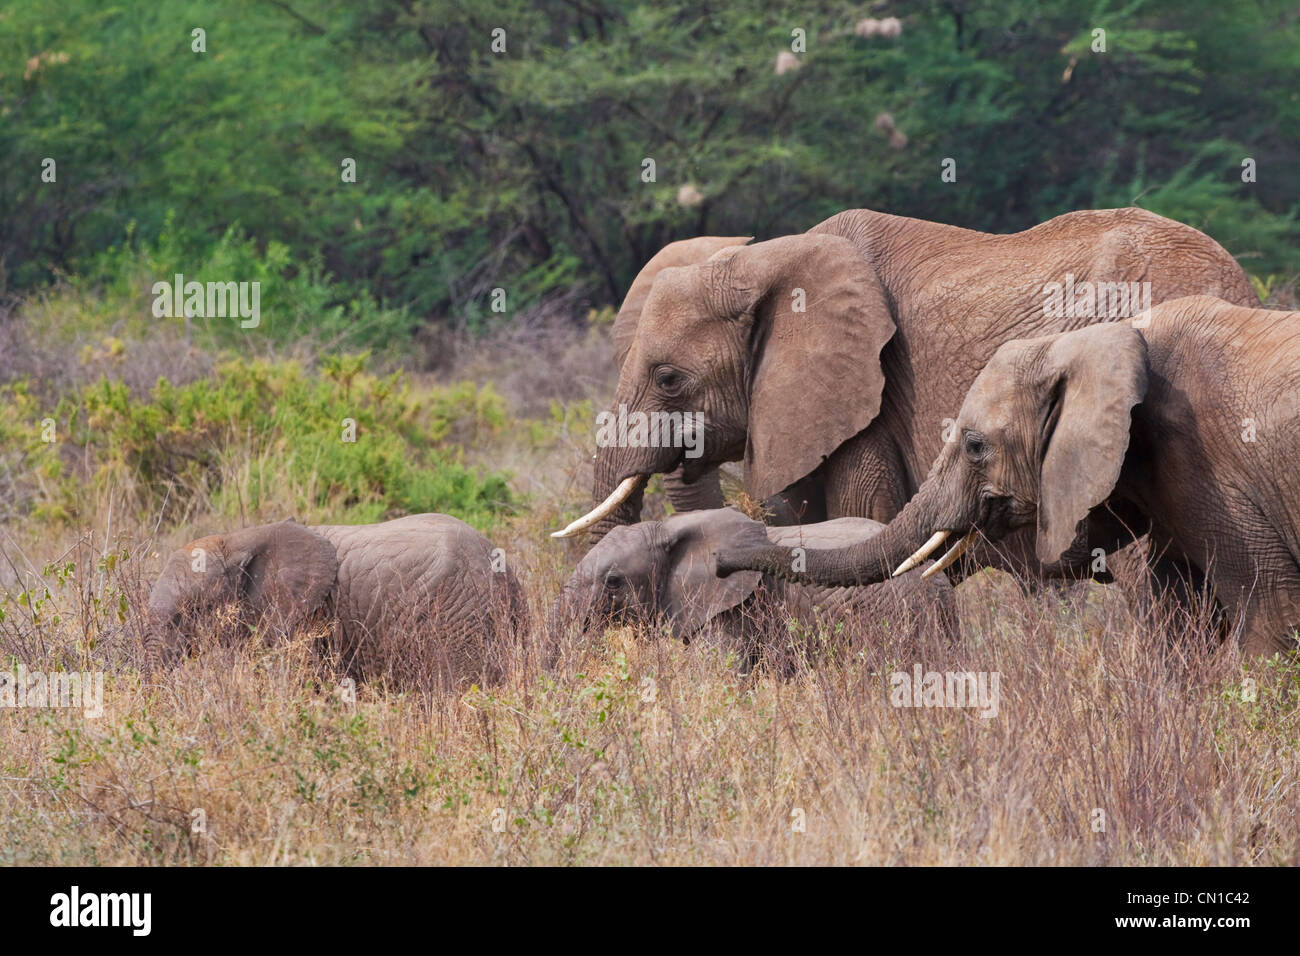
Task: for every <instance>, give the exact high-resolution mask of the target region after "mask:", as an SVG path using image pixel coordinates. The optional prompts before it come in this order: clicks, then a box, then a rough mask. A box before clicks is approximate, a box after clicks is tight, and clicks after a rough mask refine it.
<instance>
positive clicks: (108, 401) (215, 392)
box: [0, 354, 512, 527]
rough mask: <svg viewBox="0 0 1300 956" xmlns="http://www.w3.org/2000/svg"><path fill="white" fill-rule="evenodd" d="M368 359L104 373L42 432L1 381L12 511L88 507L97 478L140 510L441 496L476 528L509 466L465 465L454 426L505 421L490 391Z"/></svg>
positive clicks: (476, 428)
mask: <svg viewBox="0 0 1300 956" xmlns="http://www.w3.org/2000/svg"><path fill="white" fill-rule="evenodd" d="M365 363H366V356H365V355H364V354H363V355H352V356H343V357H338V358H334V359H332V360H327V361H326V363H325V364H324V366H323V368H322V369H321V370H320V371H319V372H309V371H308V370H306V369H304V368H303V367H302V366H301V365H300V364H299V363H297V362H294V361H279V362H272V361H265V360H257V361H250V362H246V363H244V362H237V361H230V362H227V363H225V364H223V365H221V366H219V368H218V369H217V370H216V372H215V373H214V374H213V375H212V376H211V377H210V378H205V379H200V380H198V381H195V382H192V383H190V384H188V385H185V386H175V385H172V384H171V383H170V382H168V381H167V380H166V379H159V381H158V383H157V384H156V385H155V386H154V388H153V389H152V390H151V391H150V393H149V395H148V396H147V397H145V398H140V399H136V398H133V397H132V396H131V394H130V391H129V389H128V388H127V386H126V385H125V384H123V383H122V382H120V381H113V380H110V379H107V378H103V379H100V381H98V382H97V383H95V384H94V385H91V386H88V387H86V388H85V389H83V390H82V391H81V393H80V394H78V395H76V396H75V397H72V398H68V399H64V400H63V401H62V402H61V403H60V405H59V406H58V409H57V411H56V412H55V414H54V415H53V416H51V417H52V418H53V419H54V422H55V425H54V427H55V428H56V429H57V432H56V440H55V441H54V442H47V441H44V440H43V438H44V437H46V436H43V435H42V425H41V422H42V419H43V416H42V414H41V412H40V410H39V409H38V408H37V403H36V402H35V400H34V399H33V398H32V396H31V395H30V391H29V389H28V387H27V385H26V384H24V383H19V384H16V385H11V386H5V387H0V442H3V445H4V447H5V448H6V452H5V455H4V458H3V459H0V464H2V465H3V466H4V469H5V471H6V473H7V474H8V475H9V476H10V479H11V480H10V482H9V492H10V494H9V496H8V497H9V499H10V501H9V505H10V507H9V509H8V510H16V511H26V512H29V513H30V514H31V515H32V516H33V517H38V518H44V519H47V520H65V521H66V520H73V519H77V518H84V517H85V512H86V509H87V507H90V506H92V505H91V503H92V502H93V503H95V504H94V505H93V506H98V502H99V501H100V500H101V499H102V498H103V495H104V494H106V493H108V492H109V490H111V491H112V493H113V494H114V495H115V496H116V497H115V501H116V504H117V505H119V506H120V505H134V506H135V507H138V508H140V509H142V510H144V511H145V512H146V513H149V514H156V513H157V511H158V510H159V509H162V508H163V507H164V503H165V504H166V512H165V515H164V517H166V518H167V519H169V520H175V519H176V518H177V517H178V516H179V515H180V514H182V513H183V512H184V511H185V509H186V506H187V505H189V504H190V503H191V502H193V501H195V499H197V498H200V497H204V498H206V499H207V504H208V506H209V507H210V508H211V510H213V511H214V512H216V513H218V514H223V515H230V516H232V517H248V516H253V515H257V514H262V513H265V512H272V511H280V512H283V511H285V510H287V511H289V512H291V513H293V514H295V515H298V516H301V517H304V518H306V519H309V520H330V521H339V522H344V523H353V522H364V521H377V520H382V519H383V518H385V517H392V516H396V515H399V514H408V513H416V512H422V511H443V512H447V513H450V514H454V515H456V516H458V517H460V518H462V519H464V520H465V521H468V522H469V523H471V524H474V525H476V526H478V527H485V526H487V525H489V524H490V523H491V522H492V520H493V519H494V517H495V516H496V515H498V514H500V513H501V512H503V511H505V510H508V509H509V508H510V507H511V505H512V499H511V494H510V491H509V488H508V486H507V479H506V476H505V475H503V474H500V473H489V474H481V473H479V472H478V471H477V470H475V469H473V468H471V467H468V466H467V465H466V464H465V463H464V462H463V460H462V458H461V454H460V448H459V446H458V445H457V444H456V442H455V441H453V440H452V439H453V438H455V437H461V436H470V437H473V438H475V439H485V438H487V437H490V436H491V435H492V434H493V433H495V432H498V431H499V430H500V429H502V428H503V427H504V425H505V421H506V415H505V409H504V403H503V402H502V400H501V398H500V397H499V396H497V395H496V393H495V392H493V391H492V390H491V389H490V388H486V387H485V388H478V387H476V386H474V385H473V384H472V383H463V384H459V385H455V386H450V387H446V388H435V389H432V390H422V391H419V392H417V391H416V390H415V389H413V387H412V386H411V384H410V383H409V381H408V380H407V379H406V377H405V376H404V375H403V374H402V373H394V374H392V375H388V376H383V377H380V376H375V375H372V374H368V373H367V372H366V371H365ZM47 430H48V429H47ZM15 475H17V476H25V477H23V478H21V480H19V479H15V478H14V476H15Z"/></svg>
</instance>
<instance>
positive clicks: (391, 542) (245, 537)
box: [147, 514, 526, 683]
mask: <svg viewBox="0 0 1300 956" xmlns="http://www.w3.org/2000/svg"><path fill="white" fill-rule="evenodd" d="M499 558H500V555H499V554H497V555H494V553H493V549H492V545H491V543H490V542H489V541H488V539H487V538H485V537H484V536H483V535H481V534H479V533H478V532H477V531H475V530H474V529H473V528H471V527H470V526H469V525H467V524H465V523H464V522H463V521H460V520H458V519H456V518H453V517H452V516H450V515H443V514H420V515H409V516H407V517H404V518H397V519H395V520H393V521H385V522H381V523H379V524H367V525H316V526H313V527H308V526H304V525H300V524H298V523H297V522H295V521H281V522H279V523H277V524H269V525H260V526H258V527H253V528H244V529H242V530H239V531H234V532H230V533H227V534H214V535H208V536H206V537H203V538H199V539H197V540H195V541H191V542H190V543H189V544H187V545H185V546H184V547H182V548H180V549H178V550H177V551H175V552H173V553H172V554H171V556H170V557H169V558H168V559H167V561H166V563H165V564H164V566H163V570H162V573H161V575H160V576H159V578H158V581H157V582H156V583H155V584H154V587H153V590H152V592H151V593H150V596H149V621H150V629H149V632H148V635H147V641H148V644H149V646H148V648H147V650H148V656H149V657H150V658H151V659H153V660H154V661H155V662H157V661H165V660H171V659H174V658H175V657H176V656H178V655H179V653H180V652H181V651H183V650H185V649H186V648H188V646H189V645H190V643H191V642H192V639H193V637H194V635H195V631H196V628H197V627H198V625H199V624H200V623H201V621H202V618H203V617H204V612H207V611H211V610H213V609H215V608H217V607H220V606H225V605H233V606H234V607H235V608H237V610H238V611H239V615H240V617H241V619H242V620H243V621H244V622H245V623H248V624H250V625H256V626H257V627H258V628H259V630H261V631H263V632H266V631H268V630H284V631H292V630H293V629H294V628H295V627H299V626H302V625H304V624H308V623H310V622H312V621H314V620H316V619H328V620H329V621H330V622H331V625H332V627H331V631H332V634H331V644H332V648H333V650H334V651H335V652H336V653H337V654H338V655H339V657H340V659H341V660H342V662H343V664H344V666H345V667H346V668H347V670H348V672H349V673H353V674H356V675H357V676H374V675H376V674H379V673H389V674H392V673H394V672H395V671H396V672H401V671H403V670H404V669H405V666H404V663H403V658H404V657H410V658H412V659H413V660H415V659H418V660H420V661H424V662H427V663H430V664H431V665H432V668H431V669H433V670H436V671H438V672H439V674H440V675H441V676H442V677H443V678H447V679H448V680H449V681H450V682H451V683H463V682H464V681H466V680H470V679H479V678H482V677H490V676H493V675H494V674H496V673H498V672H499V670H500V667H499V666H498V665H499V663H500V660H499V658H500V655H499V654H498V653H497V651H498V649H499V647H498V643H499V641H501V640H504V639H506V638H507V637H509V635H510V632H511V631H512V630H514V629H516V628H517V627H519V626H521V625H523V624H526V609H525V605H524V602H523V599H522V593H521V591H520V589H519V585H518V582H517V581H516V580H515V577H514V574H513V572H511V571H510V570H509V569H508V568H507V567H505V565H504V563H503V562H502V561H500V560H499ZM416 634H418V635H419V636H418V637H416V636H413V635H416ZM417 640H423V641H425V642H433V643H434V644H436V646H431V647H423V648H416V647H413V646H407V645H411V644H413V642H415V641H417ZM416 651H419V652H420V653H418V654H416V653H414V652H416ZM399 676H400V674H399ZM407 676H408V677H411V678H414V679H421V675H418V674H410V675H407Z"/></svg>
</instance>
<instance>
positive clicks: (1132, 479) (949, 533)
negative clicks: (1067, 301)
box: [717, 296, 1300, 654]
mask: <svg viewBox="0 0 1300 956" xmlns="http://www.w3.org/2000/svg"><path fill="white" fill-rule="evenodd" d="M1135 326H1136V327H1135ZM955 427H956V429H957V434H958V440H957V441H955V442H953V443H952V444H951V445H949V446H948V447H947V448H946V449H945V450H944V452H943V454H942V455H940V457H939V460H938V461H937V462H935V465H934V468H933V469H932V470H931V472H930V474H929V476H928V477H927V478H926V480H925V483H924V484H923V485H922V486H921V488H920V490H919V491H918V492H917V494H916V497H915V498H913V499H912V500H911V501H910V502H909V503H908V504H907V507H905V508H904V509H903V510H902V512H901V513H900V514H899V515H898V516H897V517H896V518H895V519H894V520H893V521H892V522H890V524H889V525H888V527H887V528H886V529H885V530H884V531H883V532H882V533H881V534H879V535H878V536H876V537H874V538H872V539H871V540H870V541H868V542H860V543H858V544H857V545H854V546H851V547H848V548H842V549H836V550H828V551H808V552H807V553H806V554H804V555H801V561H800V565H801V568H800V569H799V570H796V569H795V568H794V567H793V566H792V562H791V556H790V554H789V552H788V550H787V549H784V548H776V547H769V546H763V545H760V546H757V547H740V548H731V549H725V550H724V551H723V552H722V553H719V554H718V556H717V564H718V567H719V568H720V570H721V572H722V573H723V574H727V573H730V572H731V571H732V570H733V569H747V571H746V572H745V573H753V571H755V570H758V571H763V572H765V573H768V574H773V575H777V576H781V577H784V578H788V579H790V580H793V581H799V582H803V583H815V584H820V585H823V586H831V585H845V584H868V583H871V582H873V581H883V580H888V578H889V576H890V574H891V573H892V572H893V571H894V569H895V568H902V569H906V568H907V567H909V566H910V565H911V564H912V563H914V562H915V561H919V560H923V559H925V558H926V557H928V556H929V555H931V554H937V553H939V549H940V548H942V547H947V546H949V545H951V547H949V548H948V550H947V552H946V553H945V555H944V556H943V558H942V559H941V560H939V562H938V563H937V565H936V567H939V568H942V567H943V566H944V565H945V564H947V563H948V562H950V561H952V560H954V559H955V558H957V557H959V556H960V555H961V554H962V552H963V550H964V549H965V547H966V546H967V544H968V543H969V542H970V541H972V540H974V539H975V538H976V537H977V536H982V537H985V538H988V539H990V540H992V541H1001V540H1005V539H1006V537H1007V536H1008V535H1009V534H1011V533H1013V532H1015V531H1017V530H1018V529H1023V530H1024V531H1026V532H1027V533H1028V534H1029V535H1030V536H1031V540H1033V541H1034V542H1035V545H1036V548H1037V551H1038V555H1039V557H1040V558H1041V559H1042V560H1043V561H1045V562H1051V561H1055V560H1056V559H1057V557H1058V556H1059V555H1060V554H1061V553H1062V552H1064V551H1065V550H1066V549H1067V548H1069V547H1070V546H1071V545H1072V543H1074V542H1075V541H1076V540H1077V539H1078V538H1079V537H1080V536H1083V537H1084V538H1086V545H1087V547H1088V548H1094V547H1099V548H1101V549H1102V550H1104V551H1107V552H1109V551H1113V550H1115V549H1116V548H1117V547H1120V546H1122V545H1124V544H1126V543H1128V542H1129V541H1131V540H1132V537H1133V535H1134V534H1142V533H1146V534H1148V535H1149V538H1150V547H1151V548H1152V549H1153V550H1154V551H1155V552H1157V553H1159V554H1161V555H1163V556H1164V557H1165V558H1166V560H1167V561H1168V562H1169V566H1170V567H1172V568H1175V569H1178V573H1179V575H1180V576H1181V579H1182V580H1183V581H1184V582H1185V583H1186V586H1187V587H1189V588H1190V589H1192V590H1194V591H1201V590H1202V588H1206V587H1207V586H1208V591H1209V592H1210V593H1211V594H1212V596H1213V597H1214V599H1215V600H1216V601H1217V602H1218V603H1219V604H1220V605H1221V606H1222V607H1223V608H1224V609H1225V610H1226V611H1227V612H1228V616H1229V617H1230V618H1231V619H1232V621H1233V623H1234V625H1235V627H1236V629H1237V634H1238V638H1239V640H1240V642H1241V645H1242V648H1243V650H1244V651H1245V652H1246V653H1248V654H1272V653H1273V652H1275V651H1279V650H1294V649H1295V648H1296V631H1297V628H1300V472H1297V470H1296V462H1297V461H1300V312H1272V311H1268V310H1265V309H1245V308H1241V307H1238V306H1234V305H1231V304H1230V303H1227V302H1223V301H1220V300H1218V299H1212V298H1209V297H1207V296H1189V297H1187V298H1184V299H1177V300H1175V301H1173V302H1166V303H1164V304H1163V305H1159V306H1156V307H1155V308H1154V309H1152V310H1151V311H1150V312H1149V313H1147V314H1145V315H1143V316H1141V317H1140V318H1139V320H1136V321H1135V322H1133V323H1131V324H1130V323H1128V322H1117V323H1110V324H1107V325H1098V326H1092V327H1090V328H1086V329H1080V330H1077V331H1074V332H1067V333H1062V334H1058V335H1052V336H1045V337H1042V338H1035V339H1027V340H1023V341H1016V342H1010V343H1008V344H1006V345H1004V346H1003V347H1002V348H1001V349H999V350H998V352H997V354H996V355H994V357H993V359H992V361H990V362H989V364H988V365H987V366H986V367H985V368H984V370H983V371H982V372H981V373H980V374H979V377H978V378H976V380H975V383H974V385H972V386H971V389H970V392H969V393H968V394H967V396H966V399H965V401H964V403H963V404H962V407H961V412H960V413H959V414H958V416H957V421H956V426H955ZM1171 583H1172V582H1171Z"/></svg>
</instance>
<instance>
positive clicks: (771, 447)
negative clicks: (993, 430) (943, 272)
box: [715, 234, 895, 501]
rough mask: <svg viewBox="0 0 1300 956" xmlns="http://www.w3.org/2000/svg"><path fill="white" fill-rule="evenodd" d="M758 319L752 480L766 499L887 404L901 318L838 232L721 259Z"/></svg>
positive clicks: (726, 284) (731, 286) (749, 449)
mask: <svg viewBox="0 0 1300 956" xmlns="http://www.w3.org/2000/svg"><path fill="white" fill-rule="evenodd" d="M715 268H716V269H718V270H725V271H726V272H727V276H726V278H725V280H724V281H723V282H722V283H721V284H719V285H717V286H715V287H718V288H723V289H725V290H727V294H726V298H727V299H728V300H730V303H729V304H734V300H733V299H732V297H733V296H738V297H739V305H740V310H741V316H742V318H747V319H750V320H751V321H752V322H753V330H752V334H751V343H752V354H753V365H752V373H751V379H750V396H749V402H750V404H749V427H748V432H749V437H748V443H747V446H746V448H745V483H746V485H747V486H748V487H747V490H748V492H749V494H750V495H752V496H753V497H755V498H757V499H759V500H760V501H761V500H763V499H765V498H768V497H770V496H772V495H774V494H776V493H777V492H779V491H781V490H783V489H784V488H787V487H789V486H790V485H792V484H794V483H795V482H796V481H798V480H799V479H801V478H804V477H806V476H807V475H809V474H810V473H812V471H814V470H815V469H816V468H817V467H818V465H820V464H821V463H822V461H824V460H825V459H826V457H827V456H829V455H830V454H831V453H832V452H833V451H834V450H835V449H836V448H838V447H839V446H840V445H842V444H843V443H844V442H846V441H848V440H849V439H850V438H852V437H853V436H854V435H856V434H857V433H858V432H860V431H862V430H863V429H864V428H866V427H867V426H868V425H870V424H871V422H872V421H873V420H874V419H875V417H876V416H877V415H878V414H879V413H880V401H881V394H882V392H883V391H884V387H885V374H884V371H883V370H882V368H881V365H880V352H881V349H883V348H884V347H885V344H886V343H887V342H888V341H889V340H890V338H891V337H892V336H893V334H894V330H895V324H894V317H893V313H892V312H891V311H890V308H889V302H888V299H887V297H886V295H885V290H884V288H883V287H882V286H881V284H880V280H879V279H878V278H877V277H876V273H875V270H874V269H873V268H872V267H871V265H870V264H869V263H868V262H867V261H866V260H865V259H864V258H863V257H862V256H861V255H860V254H859V253H858V251H857V248H856V247H855V246H854V245H853V243H852V242H850V241H849V240H847V239H844V238H842V237H840V236H831V235H819V234H804V235H798V236H785V237H782V238H780V239H769V240H767V241H766V242H760V243H756V244H755V245H752V246H748V247H746V248H744V249H738V250H736V251H735V253H734V254H733V255H730V256H728V257H726V258H725V259H724V260H722V261H719V262H718V263H717V265H716V267H715Z"/></svg>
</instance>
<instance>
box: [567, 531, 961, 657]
mask: <svg viewBox="0 0 1300 956" xmlns="http://www.w3.org/2000/svg"><path fill="white" fill-rule="evenodd" d="M881 527H882V525H881V524H880V523H879V522H876V521H872V520H871V519H869V518H838V519H836V520H834V521H826V522H822V523H820V524H809V525H802V526H789V527H780V528H775V527H773V528H769V527H765V526H764V525H763V524H761V523H760V522H757V521H754V520H752V519H750V518H747V517H746V516H745V515H743V514H742V513H741V512H739V511H736V510H734V509H732V508H718V509H714V510H707V511H691V512H686V513H682V514H676V515H673V516H672V517H670V518H668V519H667V520H665V521H643V522H641V523H640V524H634V525H622V526H619V527H615V528H613V529H612V530H611V531H610V532H609V533H608V534H607V535H606V536H605V537H604V538H602V539H601V540H600V542H599V543H597V545H596V546H595V547H594V548H592V550H591V551H590V552H588V554H587V556H586V557H585V558H583V560H582V561H581V563H580V564H579V565H578V567H577V569H576V570H575V571H574V573H573V576H572V577H571V578H570V579H569V581H568V583H566V584H565V586H564V592H563V593H562V595H561V596H560V598H559V600H558V601H557V602H556V604H555V606H554V607H553V609H552V615H553V618H554V619H556V620H558V621H559V622H560V623H573V622H577V623H580V624H581V625H582V626H583V628H584V629H589V628H590V627H592V626H600V624H601V623H602V622H604V621H609V620H615V621H620V620H621V621H629V622H642V623H648V622H653V621H656V620H662V621H663V622H664V623H665V624H666V625H667V626H668V628H669V630H670V632H671V633H672V634H673V636H674V637H677V638H679V639H681V640H683V641H685V642H686V643H695V642H697V641H701V640H707V641H710V642H714V643H718V644H721V645H722V646H725V647H728V648H731V649H734V650H735V651H736V652H737V655H738V657H739V660H740V664H741V668H742V670H746V671H747V670H749V669H750V668H751V667H752V666H753V665H754V664H756V663H757V662H758V660H759V659H760V658H762V657H766V658H768V659H769V660H770V661H771V662H772V663H773V664H775V665H776V667H777V669H778V670H781V671H787V672H788V670H789V668H788V666H787V665H788V663H789V658H788V656H787V654H786V653H785V652H786V651H787V650H793V651H795V653H796V654H800V653H804V654H806V653H808V652H809V651H811V648H808V647H806V646H802V644H801V643H800V642H801V638H799V637H798V635H799V634H800V633H801V632H802V633H804V634H807V633H809V630H808V629H809V628H812V627H813V626H814V625H816V624H817V623H818V622H820V623H822V624H825V625H827V627H828V629H830V630H831V631H834V630H835V628H836V624H837V623H840V622H842V623H843V625H844V630H843V633H845V634H846V635H847V636H848V637H849V639H850V640H849V641H847V642H846V643H851V641H852V640H853V639H857V638H860V637H862V636H864V635H865V634H867V633H869V632H871V631H872V630H875V629H878V628H881V627H893V628H896V629H900V630H902V631H903V632H904V633H905V634H906V635H908V636H909V637H912V636H917V635H919V634H921V633H923V632H924V631H926V630H929V631H931V632H934V631H937V632H939V633H940V634H941V635H942V636H943V637H944V638H945V639H949V638H952V637H955V635H956V634H957V623H956V613H955V609H954V608H955V604H954V600H953V593H952V585H951V584H949V582H948V579H947V578H945V577H944V576H943V575H942V574H939V575H935V576H933V577H932V578H930V579H928V580H922V578H921V574H922V569H920V568H918V569H917V570H916V571H914V572H912V573H909V574H906V575H903V576H902V577H899V578H897V579H895V580H893V581H890V582H887V583H885V584H880V585H876V586H873V587H849V588H824V587H819V586H815V585H814V586H806V585H798V584H795V585H790V584H786V583H785V582H783V581H779V580H776V579H774V578H772V577H768V576H765V575H761V574H758V573H756V572H752V573H748V574H745V573H742V574H736V575H732V576H731V577H729V578H726V579H725V580H724V579H720V578H718V577H717V576H716V574H715V569H714V563H713V553H714V551H715V550H716V549H718V548H719V547H723V546H726V547H739V546H744V545H749V546H753V545H755V544H761V545H764V546H766V545H770V544H778V545H780V546H782V547H784V548H797V547H806V548H832V547H846V546H848V545H851V544H855V543H857V542H859V541H862V540H865V539H867V538H869V537H871V536H872V535H874V534H876V533H877V532H878V531H879V530H880V529H881ZM791 620H793V621H795V622H797V623H798V624H799V625H801V627H797V628H793V629H792V628H791V627H790V625H789V622H790V621H791ZM791 634H794V635H796V636H795V641H796V646H795V647H788V646H786V645H787V644H788V642H789V638H790V635H791ZM774 639H775V642H776V643H779V644H781V645H782V646H781V647H776V646H774Z"/></svg>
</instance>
